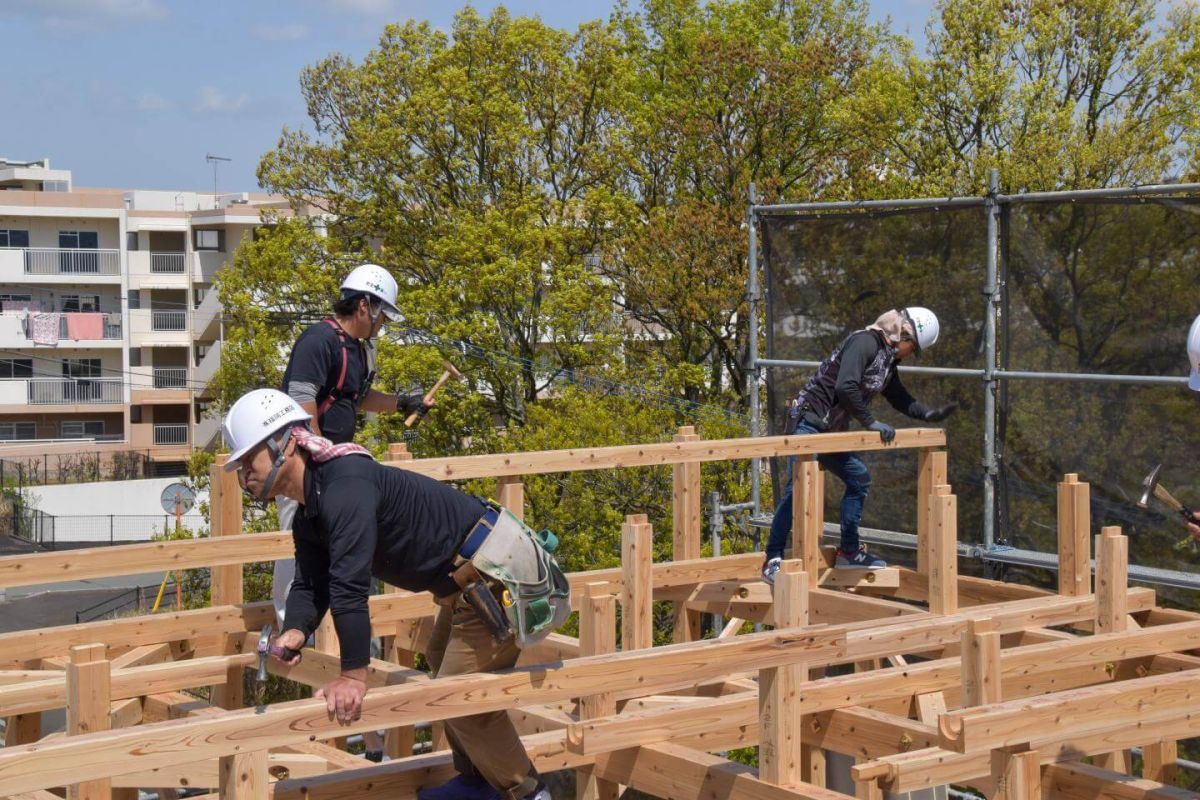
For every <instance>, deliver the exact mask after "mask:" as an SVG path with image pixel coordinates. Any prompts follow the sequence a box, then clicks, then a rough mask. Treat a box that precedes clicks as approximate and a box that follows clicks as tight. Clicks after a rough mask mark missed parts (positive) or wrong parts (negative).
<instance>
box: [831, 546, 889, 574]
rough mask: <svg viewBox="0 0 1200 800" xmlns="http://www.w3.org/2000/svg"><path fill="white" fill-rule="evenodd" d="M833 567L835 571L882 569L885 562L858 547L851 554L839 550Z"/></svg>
mask: <svg viewBox="0 0 1200 800" xmlns="http://www.w3.org/2000/svg"><path fill="white" fill-rule="evenodd" d="M833 565H834V567H836V568H837V569H883V568H884V567H886V566H887V562H886V561H884V560H883V559H882V558H879V557H878V556H873V555H871V554H870V553H868V552H867V551H866V550H864V549H862V548H861V547H860V548H858V549H857V550H855V551H854V552H853V553H847V552H845V551H844V550H841V549H839V550H838V551H837V560H836V561H834V564H833Z"/></svg>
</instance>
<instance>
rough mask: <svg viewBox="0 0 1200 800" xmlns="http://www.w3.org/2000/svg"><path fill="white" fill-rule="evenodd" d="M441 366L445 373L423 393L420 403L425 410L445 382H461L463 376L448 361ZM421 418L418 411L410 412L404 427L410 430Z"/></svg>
mask: <svg viewBox="0 0 1200 800" xmlns="http://www.w3.org/2000/svg"><path fill="white" fill-rule="evenodd" d="M442 366H443V367H445V368H446V369H445V371H444V372H442V377H440V378H438V379H437V383H435V384H434V385H433V387H432V388H431V389H430V390H429V391H428V392H426V393H425V397H424V398H423V399H422V401H421V402H422V404H423V405H424V407H425V408H428V407H429V406H431V405H432V404H433V399H434V398H435V397H437V393H438V392H440V391H441V389H442V387H443V386H445V385H446V381H448V380H450V379H451V378H454V379H455V380H462V377H463V374H462V373H461V372H459V371H458V370H457V369H455V367H454V365H453V364H451V363H450V362H449V361H443V362H442ZM421 417H422V413H421V412H420V411H414V412H412V413H411V414H409V415H408V416H407V417H406V418H405V419H404V425H405V427H407V428H411V427H412V426H413V425H416V424H417V422H418V421H419V420H420V419H421Z"/></svg>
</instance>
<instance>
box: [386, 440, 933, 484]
mask: <svg viewBox="0 0 1200 800" xmlns="http://www.w3.org/2000/svg"><path fill="white" fill-rule="evenodd" d="M945 446H946V432H945V431H944V430H942V429H941V428H901V429H898V430H897V431H896V439H895V441H893V442H892V443H891V444H884V443H883V442H881V441H880V439H879V434H877V433H875V432H873V431H853V432H848V433H816V434H810V435H807V436H758V437H749V438H745V439H698V440H695V441H678V442H658V443H652V444H623V445H616V446H613V447H593V448H587V449H578V450H544V451H540V452H534V453H492V454H488V455H481V456H454V457H449V458H419V459H412V460H409V461H392V462H388V466H391V467H399V468H400V469H406V470H409V471H411V472H419V473H421V474H422V475H428V476H429V477H431V478H437V479H438V480H443V481H462V480H468V479H471V478H498V477H506V476H511V475H542V474H545V473H547V472H581V471H584V470H593V469H619V468H621V467H660V466H670V465H673V464H693V463H700V462H706V461H732V460H736V459H747V458H770V457H772V456H794V455H817V454H819V453H847V452H856V451H865V450H905V449H921V448H928V447H945Z"/></svg>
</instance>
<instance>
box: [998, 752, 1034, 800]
mask: <svg viewBox="0 0 1200 800" xmlns="http://www.w3.org/2000/svg"><path fill="white" fill-rule="evenodd" d="M992 780H993V782H994V783H995V785H996V791H995V794H993V795H992V797H993V798H994V800H1040V798H1041V796H1042V762H1041V759H1040V758H1039V757H1038V753H1037V751H1036V750H1024V751H1021V752H1016V751H1014V750H1012V749H1001V750H993V751H992Z"/></svg>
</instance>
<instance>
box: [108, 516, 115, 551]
mask: <svg viewBox="0 0 1200 800" xmlns="http://www.w3.org/2000/svg"><path fill="white" fill-rule="evenodd" d="M115 541H116V540H115V539H114V538H113V515H112V514H109V515H108V543H109V544H113V543H114V542H115Z"/></svg>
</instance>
